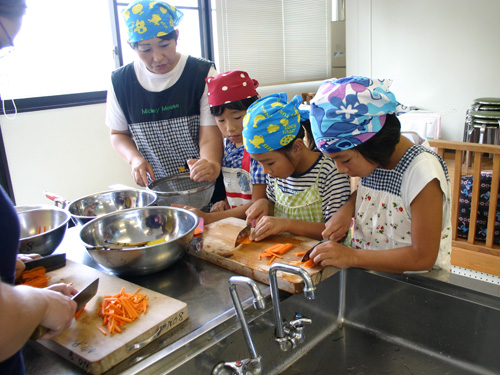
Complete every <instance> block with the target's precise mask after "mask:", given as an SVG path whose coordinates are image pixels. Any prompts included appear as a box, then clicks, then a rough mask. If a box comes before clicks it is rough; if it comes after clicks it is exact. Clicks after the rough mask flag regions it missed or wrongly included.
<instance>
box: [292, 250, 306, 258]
mask: <svg viewBox="0 0 500 375" xmlns="http://www.w3.org/2000/svg"><path fill="white" fill-rule="evenodd" d="M306 253H307V251H300V252H298V253H295V256H297V257H302V256H304V255H306Z"/></svg>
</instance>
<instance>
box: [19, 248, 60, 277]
mask: <svg viewBox="0 0 500 375" xmlns="http://www.w3.org/2000/svg"><path fill="white" fill-rule="evenodd" d="M24 265H25V266H26V268H25V271H28V270H32V269H33V268H36V267H45V270H46V271H47V272H50V271H54V270H57V269H58V268H61V267H64V266H65V265H66V253H63V254H51V255H47V256H45V257H42V258H37V259H33V260H29V261H27V262H24Z"/></svg>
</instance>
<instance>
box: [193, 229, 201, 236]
mask: <svg viewBox="0 0 500 375" xmlns="http://www.w3.org/2000/svg"><path fill="white" fill-rule="evenodd" d="M199 234H201V229H200V228H199V227H196V228H194V235H195V236H197V235H199Z"/></svg>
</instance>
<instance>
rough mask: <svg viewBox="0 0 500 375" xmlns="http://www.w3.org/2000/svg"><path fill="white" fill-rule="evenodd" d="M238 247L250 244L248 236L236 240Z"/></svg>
mask: <svg viewBox="0 0 500 375" xmlns="http://www.w3.org/2000/svg"><path fill="white" fill-rule="evenodd" d="M236 242H238V243H239V244H240V245H250V244H251V243H252V240H251V239H250V236H247V237H243V238H238V239H237V240H236Z"/></svg>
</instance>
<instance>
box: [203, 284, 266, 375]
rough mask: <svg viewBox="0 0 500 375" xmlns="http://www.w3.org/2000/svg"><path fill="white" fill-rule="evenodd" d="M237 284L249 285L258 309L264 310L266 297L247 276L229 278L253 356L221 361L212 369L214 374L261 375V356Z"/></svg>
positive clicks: (230, 289) (245, 336)
mask: <svg viewBox="0 0 500 375" xmlns="http://www.w3.org/2000/svg"><path fill="white" fill-rule="evenodd" d="M236 285H248V286H249V287H250V289H251V290H252V293H253V296H254V298H253V305H254V307H255V308H256V309H259V310H263V309H264V308H265V302H264V297H263V296H262V293H261V292H260V289H259V286H258V285H257V283H256V282H255V281H254V280H252V279H250V278H248V277H245V276H232V277H230V278H229V293H230V295H231V299H232V300H233V305H234V309H235V310H236V314H237V315H238V319H239V320H240V324H241V330H242V331H243V337H244V338H245V341H246V343H247V346H248V350H249V352H250V356H251V358H247V359H243V360H239V361H235V362H221V363H219V364H217V365H216V366H215V368H214V369H213V370H212V375H230V374H236V375H239V374H241V375H260V374H261V373H262V365H261V358H262V357H261V356H260V355H258V354H257V351H256V350H255V346H254V344H253V341H252V336H251V335H250V329H249V328H248V323H247V321H246V319H245V312H244V311H243V307H242V306H241V301H240V299H239V296H238V291H237V290H236Z"/></svg>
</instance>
